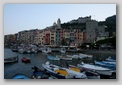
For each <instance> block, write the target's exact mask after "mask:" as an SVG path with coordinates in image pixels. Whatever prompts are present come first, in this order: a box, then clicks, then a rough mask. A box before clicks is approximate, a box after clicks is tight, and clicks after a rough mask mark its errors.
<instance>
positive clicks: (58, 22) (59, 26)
mask: <svg viewBox="0 0 122 85" xmlns="http://www.w3.org/2000/svg"><path fill="white" fill-rule="evenodd" d="M57 26H58V28H61V20H60V18H58V20H57Z"/></svg>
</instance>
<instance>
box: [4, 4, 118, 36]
mask: <svg viewBox="0 0 122 85" xmlns="http://www.w3.org/2000/svg"><path fill="white" fill-rule="evenodd" d="M90 15H91V18H92V19H94V20H97V21H105V19H106V18H107V17H109V16H113V15H116V4H5V5H4V35H7V34H15V33H18V32H19V31H23V30H30V29H44V28H46V27H48V26H52V25H53V23H54V22H57V19H58V18H60V19H61V23H64V22H68V21H71V20H73V19H77V18H78V17H86V16H90Z"/></svg>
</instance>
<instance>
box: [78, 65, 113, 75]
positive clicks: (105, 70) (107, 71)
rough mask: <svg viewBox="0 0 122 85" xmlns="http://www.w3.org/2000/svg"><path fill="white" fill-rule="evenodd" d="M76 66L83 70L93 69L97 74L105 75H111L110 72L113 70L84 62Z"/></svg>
mask: <svg viewBox="0 0 122 85" xmlns="http://www.w3.org/2000/svg"><path fill="white" fill-rule="evenodd" d="M77 66H78V67H79V68H82V69H84V70H91V71H95V72H97V73H98V74H101V75H107V76H111V75H112V73H113V72H114V71H113V70H111V69H108V68H104V67H101V66H96V65H90V64H84V63H82V64H78V65H77Z"/></svg>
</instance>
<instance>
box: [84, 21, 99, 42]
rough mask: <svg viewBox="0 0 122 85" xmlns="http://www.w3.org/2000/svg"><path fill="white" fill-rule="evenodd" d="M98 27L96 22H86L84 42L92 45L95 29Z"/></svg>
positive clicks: (94, 38)
mask: <svg viewBox="0 0 122 85" xmlns="http://www.w3.org/2000/svg"><path fill="white" fill-rule="evenodd" d="M97 27H98V22H97V21H94V20H91V21H88V22H86V42H87V43H94V42H95V40H96V29H97Z"/></svg>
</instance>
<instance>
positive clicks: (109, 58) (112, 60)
mask: <svg viewBox="0 0 122 85" xmlns="http://www.w3.org/2000/svg"><path fill="white" fill-rule="evenodd" d="M106 61H109V62H116V60H115V59H112V58H111V57H108V58H107V59H106Z"/></svg>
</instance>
